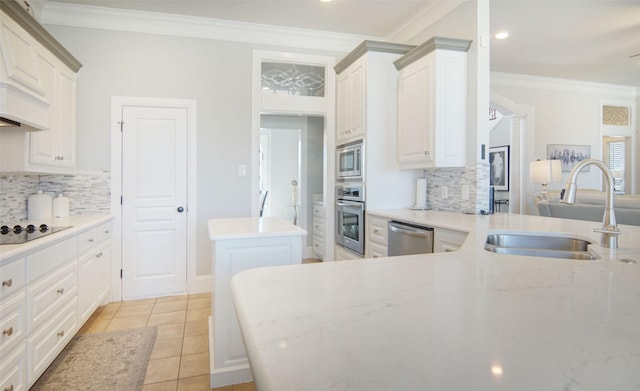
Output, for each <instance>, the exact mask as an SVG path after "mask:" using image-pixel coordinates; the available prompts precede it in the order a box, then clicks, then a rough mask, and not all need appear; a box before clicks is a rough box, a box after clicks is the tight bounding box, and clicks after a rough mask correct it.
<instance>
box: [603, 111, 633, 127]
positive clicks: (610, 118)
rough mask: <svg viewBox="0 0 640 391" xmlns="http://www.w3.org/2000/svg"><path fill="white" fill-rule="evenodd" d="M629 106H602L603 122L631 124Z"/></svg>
mask: <svg viewBox="0 0 640 391" xmlns="http://www.w3.org/2000/svg"><path fill="white" fill-rule="evenodd" d="M630 122H631V120H630V118H629V108H628V107H621V106H602V124H603V125H618V126H629V125H630Z"/></svg>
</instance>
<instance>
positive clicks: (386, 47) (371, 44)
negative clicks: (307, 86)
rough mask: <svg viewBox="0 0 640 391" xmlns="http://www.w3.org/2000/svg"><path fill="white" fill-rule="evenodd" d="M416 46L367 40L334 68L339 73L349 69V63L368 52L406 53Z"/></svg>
mask: <svg viewBox="0 0 640 391" xmlns="http://www.w3.org/2000/svg"><path fill="white" fill-rule="evenodd" d="M414 48H415V46H414V45H405V44H399V43H392V42H381V41H370V40H366V41H363V42H362V43H361V44H360V45H358V46H357V47H356V48H355V49H353V50H352V51H351V52H350V53H349V54H347V55H346V56H345V57H344V58H343V59H342V60H340V62H339V63H338V64H336V66H335V67H333V69H335V71H336V73H337V74H340V73H342V71H344V70H345V69H347V68H348V67H349V65H351V64H353V63H354V62H355V61H356V60H357V59H359V58H360V57H362V56H363V55H365V54H366V53H368V52H379V53H393V54H406V53H408V52H409V51H411V50H412V49H414Z"/></svg>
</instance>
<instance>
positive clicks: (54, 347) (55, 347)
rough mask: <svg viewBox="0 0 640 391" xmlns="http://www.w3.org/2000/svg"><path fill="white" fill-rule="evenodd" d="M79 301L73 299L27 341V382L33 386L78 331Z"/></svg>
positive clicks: (75, 298)
mask: <svg viewBox="0 0 640 391" xmlns="http://www.w3.org/2000/svg"><path fill="white" fill-rule="evenodd" d="M77 306H78V301H77V297H73V298H72V299H71V300H69V302H68V303H67V304H66V305H64V306H61V307H59V308H57V311H56V314H57V315H56V316H54V317H53V319H51V320H50V321H49V322H47V323H45V324H44V325H43V326H42V327H40V328H39V329H38V330H37V331H36V332H35V333H33V334H32V335H30V336H29V338H28V339H27V368H28V372H27V381H28V384H29V385H33V383H35V381H36V380H37V379H38V377H39V376H40V375H42V373H43V372H44V371H45V369H47V367H48V366H49V364H51V362H52V361H53V360H54V359H55V357H56V356H57V355H58V354H59V353H60V352H61V351H62V349H63V348H64V347H65V345H66V344H67V343H68V342H69V341H70V340H71V338H73V335H74V334H75V333H76V331H77V330H78V328H79V327H78V315H77Z"/></svg>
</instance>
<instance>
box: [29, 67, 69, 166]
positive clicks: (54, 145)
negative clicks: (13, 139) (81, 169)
mask: <svg viewBox="0 0 640 391" xmlns="http://www.w3.org/2000/svg"><path fill="white" fill-rule="evenodd" d="M65 68H66V67H64V66H62V67H61V69H60V72H59V73H58V77H57V78H56V88H55V95H56V97H55V99H54V100H53V104H52V109H53V110H51V112H52V117H53V119H52V124H53V125H52V127H51V130H49V131H44V132H31V133H29V134H28V136H29V137H30V140H29V144H30V147H29V162H28V165H29V166H30V167H31V168H32V169H35V170H36V171H44V172H52V173H68V172H71V171H72V170H73V169H74V168H75V165H76V148H75V147H76V142H75V141H76V117H75V114H76V110H75V107H76V75H75V73H73V72H71V71H70V70H68V69H65ZM36 166H41V167H36Z"/></svg>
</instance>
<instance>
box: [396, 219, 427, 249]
mask: <svg viewBox="0 0 640 391" xmlns="http://www.w3.org/2000/svg"><path fill="white" fill-rule="evenodd" d="M432 252H433V228H430V227H423V226H420V225H415V224H408V223H400V222H398V221H390V222H389V245H388V254H389V256H390V257H393V256H396V255H410V254H427V253H432Z"/></svg>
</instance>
